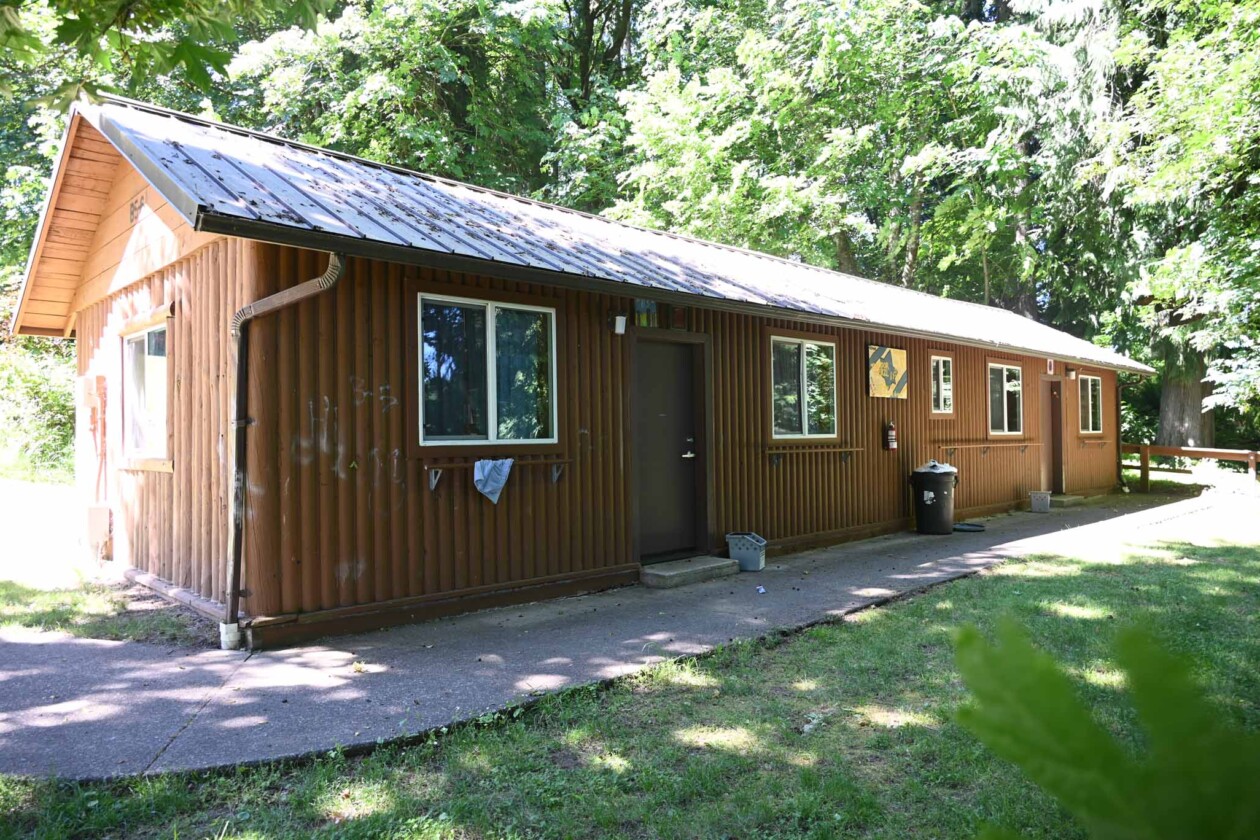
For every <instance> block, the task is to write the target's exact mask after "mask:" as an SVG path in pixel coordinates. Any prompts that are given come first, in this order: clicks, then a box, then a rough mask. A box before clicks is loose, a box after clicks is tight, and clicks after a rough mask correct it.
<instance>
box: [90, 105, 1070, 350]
mask: <svg viewBox="0 0 1260 840" xmlns="http://www.w3.org/2000/svg"><path fill="white" fill-rule="evenodd" d="M100 98H101V100H102V101H105V102H110V103H113V104H116V105H121V106H125V107H128V108H134V109H136V110H138V111H148V112H150V113H155V114H161V115H164V116H168V117H171V118H174V119H179V120H183V121H185V122H193V123H199V124H201V125H205V126H211V127H214V128H217V129H220V130H223V131H228V132H231V133H233V134H239V135H245V136H248V137H256V138H258V139H260V140H265V141H267V142H271V143H280V144H282V145H285V146H291V147H293V148H297V149H304V150H306V151H309V152H315V153H316V154H322V155H328V156H330V157H335V158H340V159H342V160H348V161H353V162H355V163H360V164H363V165H365V166H369V167H372V168H374V169H386V170H389V171H391V172H397V173H400V174H402V175H406V176H408V177H412V178H421V179H424V180H428V181H434V182H437V183H441V184H447V185H449V186H453V187H458V188H460V189H466V190H472V191H473V192H480V193H485V194H488V195H494V196H498V197H500V198H505V199H509V200H511V201H519V202H522V203H525V204H531V205H534V206H535V207H545V208H547V209H549V210H556V211H558V212H561V213H569V214H572V215H575V216H580V217H582V218H587V219H591V220H594V221H597V222H602V223H603V224H606V225H611V226H614V227H620V228H626V229H629V230H637V231H640V232H642V233H647V234H652V235H654V236H663V237H666V238H669V239H676V240H679V241H682V242H690V243H695V244H697V245H704V246H706V247H709V248H718V249H721V250H724V251H730V252H732V253H737V254H744V255H746V256H752V257H756V258H758V259H763V260H770V261H772V262H776V263H784V264H787V265H791V266H793V267H797V268H805V269H808V270H810V271H814V272H818V273H820V274H824V275H826V276H830V277H837V278H843V279H845V280H853V281H857V282H860V283H867V284H871V285H875V286H878V287H880V288H883V289H893V290H896V291H897V292H900V293H909V294H915V295H922V296H924V297H927V298H930V299H932V300H947V301H950V302H951V303H960V304H966V305H967V306H971V307H976V308H979V309H983V310H984V311H986V312H1002V313H1005V314H1007V315H1014V316H1015V317H1017V318H1022V319H1024V320H1026V321H1031V322H1032V323H1034V324H1041V323H1042V322H1040V321H1037V320H1036V319H1034V318H1030V317H1029V316H1027V315H1023V314H1021V313H1019V312H1013V311H1011V310H1009V309H1003V308H1002V307H1000V306H992V305H990V304H985V303H979V302H977V301H971V300H965V299H963V298H954V297H947V296H945V295H937V294H933V293H931V292H925V291H923V290H922V289H912V288H909V287H908V286H896V285H894V284H892V283H885V282H883V281H882V280H875V279H873V278H870V277H863V276H861V275H859V274H850V273H848V272H847V271H839V270H837V269H834V268H827V267H825V266H820V265H814V264H813V263H809V262H805V261H804V260H794V259H791V258H790V257H781V256H778V255H777V254H767V253H766V252H764V251H757V250H754V249H752V248H744V247H741V246H739V245H731V244H729V243H726V242H714V241H713V240H710V239H701V238H699V237H696V236H691V235H689V234H685V233H678V232H676V231H671V230H662V229H660V228H650V227H644V226H642V225H636V224H632V223H630V222H625V221H622V220H620V219H610V218H608V217H607V216H603V215H599V214H597V213H588V212H586V211H585V210H577V209H574V208H572V207H565V206H563V205H561V204H553V203H551V202H549V201H541V200H539V199H536V198H530V197H528V196H522V195H516V194H514V193H509V192H504V191H502V190H497V189H494V188H493V187H485V186H481V185H479V184H470V183H468V182H466V181H457V180H455V179H454V178H447V177H444V176H441V175H433V174H431V173H428V172H420V171H419V170H415V169H408V168H407V167H405V166H397V165H395V164H389V163H382V162H380V161H376V160H371V159H369V158H365V157H360V156H359V155H354V154H351V153H349V152H343V151H339V150H337V149H329V148H326V147H324V146H315V145H312V144H310V143H303V142H301V141H298V140H292V139H289V138H287V137H281V136H280V135H277V134H272V133H270V132H266V131H260V130H258V129H252V128H242V127H241V126H237V125H231V124H230V123H225V122H221V121H219V120H213V119H210V118H208V117H202V116H198V115H196V114H189V113H187V112H184V111H176V110H175V109H173V108H164V107H162V106H160V105H153V104H150V103H147V102H141V101H139V100H135V99H129V98H127V97H125V96H118V95H115V94H102V95H101V96H100ZM1043 326H1049V325H1043ZM1052 329H1057V328H1054V327H1052Z"/></svg>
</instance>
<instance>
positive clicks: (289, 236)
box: [196, 212, 1155, 376]
mask: <svg viewBox="0 0 1260 840" xmlns="http://www.w3.org/2000/svg"><path fill="white" fill-rule="evenodd" d="M196 229H197V230H199V231H204V232H206V233H218V234H223V235H225V236H236V237H241V238H244V239H253V240H255V241H258V242H267V243H270V244H273V245H284V246H289V247H294V248H306V249H309V250H314V251H333V252H336V253H339V254H346V255H347V256H353V257H361V258H363V259H370V260H382V261H386V262H394V263H399V264H401V265H412V266H416V267H419V268H435V269H440V270H443V271H452V272H463V273H470V274H486V273H489V274H492V275H493V276H495V277H498V278H500V279H503V280H516V281H520V282H525V283H540V284H546V285H552V286H558V287H561V288H567V289H574V290H577V291H592V292H601V293H604V294H609V295H616V296H619V297H635V298H641V299H644V300H654V301H659V302H661V303H670V304H674V305H677V306H699V307H704V308H709V309H715V310H720V311H724V312H739V313H742V314H746V315H753V316H759V317H773V318H784V319H790V320H794V321H800V322H802V323H807V324H818V325H821V326H831V327H841V328H844V329H852V330H869V331H874V332H881V333H886V334H888V335H896V336H903V337H906V338H922V339H928V340H934V341H940V342H945V343H948V344H954V345H958V346H961V347H976V348H979V349H983V350H993V351H996V352H1006V353H1017V354H1020V355H1028V356H1038V357H1043V358H1045V357H1048V356H1047V354H1046V353H1045V352H1044V351H1041V350H1036V349H1032V348H1026V347H1018V346H1014V345H1010V344H1002V343H999V342H985V341H976V340H974V339H965V338H956V337H953V336H948V335H942V334H941V333H935V332H927V331H922V330H908V329H905V328H904V327H898V326H896V325H893V324H884V323H880V322H879V321H877V320H869V321H867V320H862V319H858V318H840V317H836V316H831V315H819V314H816V313H811V312H802V311H800V310H797V309H788V308H785V307H779V306H770V305H766V304H756V303H743V302H740V301H732V300H729V299H726V298H721V297H716V296H708V295H700V294H691V293H685V292H673V291H669V290H666V289H652V288H645V287H640V286H633V285H630V284H628V283H623V282H620V281H616V280H606V279H603V278H599V277H591V276H588V275H583V274H569V273H565V272H560V271H549V270H547V269H541V268H533V267H529V266H522V265H517V264H515V263H507V262H501V261H497V260H485V259H478V258H475V257H466V256H463V255H461V254H450V253H445V252H442V251H431V250H424V249H419V248H405V247H401V246H397V245H390V244H388V243H383V242H375V241H372V240H365V239H361V238H356V237H349V236H338V235H335V234H329V233H321V232H319V231H309V230H301V229H296V228H291V227H287V226H284V225H275V224H269V223H267V222H260V221H254V220H248V219H241V218H238V217H236V216H227V215H222V214H216V213H208V212H202V213H200V214H199V215H198V217H197V223H196ZM1053 358H1054V359H1056V360H1058V361H1062V362H1071V363H1073V364H1079V365H1081V366H1082V367H1091V368H1101V369H1104V370H1116V371H1122V372H1125V373H1134V374H1139V375H1142V376H1149V375H1151V374H1153V373H1154V372H1155V371H1154V369H1152V368H1149V367H1146V366H1145V365H1138V364H1136V363H1135V364H1134V365H1133V366H1132V367H1125V366H1121V365H1108V364H1103V363H1101V362H1099V361H1097V360H1093V359H1084V358H1081V357H1077V356H1072V355H1064V354H1060V353H1056V354H1054V355H1053Z"/></svg>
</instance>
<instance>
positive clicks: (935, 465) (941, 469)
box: [915, 458, 958, 473]
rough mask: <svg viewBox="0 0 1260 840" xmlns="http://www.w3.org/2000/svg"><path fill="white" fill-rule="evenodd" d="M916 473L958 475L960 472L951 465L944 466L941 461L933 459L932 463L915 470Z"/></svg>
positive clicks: (929, 462)
mask: <svg viewBox="0 0 1260 840" xmlns="http://www.w3.org/2000/svg"><path fill="white" fill-rule="evenodd" d="M915 472H917V473H956V472H958V470H957V469H955V468H954V467H951V466H950V465H949V464H942V463H941V462H940V461H937V460H936V459H935V458H933V459H932V460H931V461H928V462H927V463H926V464H924V465H923V466H921V467H917V468H916V469H915Z"/></svg>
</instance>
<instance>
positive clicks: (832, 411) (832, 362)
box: [770, 337, 836, 438]
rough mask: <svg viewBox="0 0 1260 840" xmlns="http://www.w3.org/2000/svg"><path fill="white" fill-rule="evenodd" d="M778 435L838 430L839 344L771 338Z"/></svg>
mask: <svg viewBox="0 0 1260 840" xmlns="http://www.w3.org/2000/svg"><path fill="white" fill-rule="evenodd" d="M770 368H771V390H772V396H771V401H772V406H771V408H772V412H771V413H772V415H773V422H774V437H776V438H794V437H832V436H834V435H835V433H836V346H835V345H834V344H829V343H826V342H821V341H805V340H802V339H794V338H777V337H776V338H772V339H771V340H770Z"/></svg>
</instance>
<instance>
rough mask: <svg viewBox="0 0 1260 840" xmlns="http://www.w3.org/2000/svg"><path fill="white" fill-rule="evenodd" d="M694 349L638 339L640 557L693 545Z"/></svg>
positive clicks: (696, 462)
mask: <svg viewBox="0 0 1260 840" xmlns="http://www.w3.org/2000/svg"><path fill="white" fill-rule="evenodd" d="M695 353H696V349H695V346H694V345H691V344H676V343H672V342H660V341H640V342H639V343H638V347H637V351H636V357H635V374H634V450H635V460H634V465H635V470H636V474H637V476H638V488H639V556H640V558H641V559H642V561H643V562H644V563H653V562H656V561H660V560H668V559H670V558H671V557H676V556H680V555H683V554H686V553H688V552H692V551H695V550H696V548H697V546H698V545H699V543H700V541H699V540H698V539H697V528H696V489H697V481H698V480H699V478H700V464H701V457H700V448H699V447H698V446H697V445H696V437H697V436H696V427H697V423H696V391H695V387H696V382H695V380H696V374H695Z"/></svg>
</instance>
